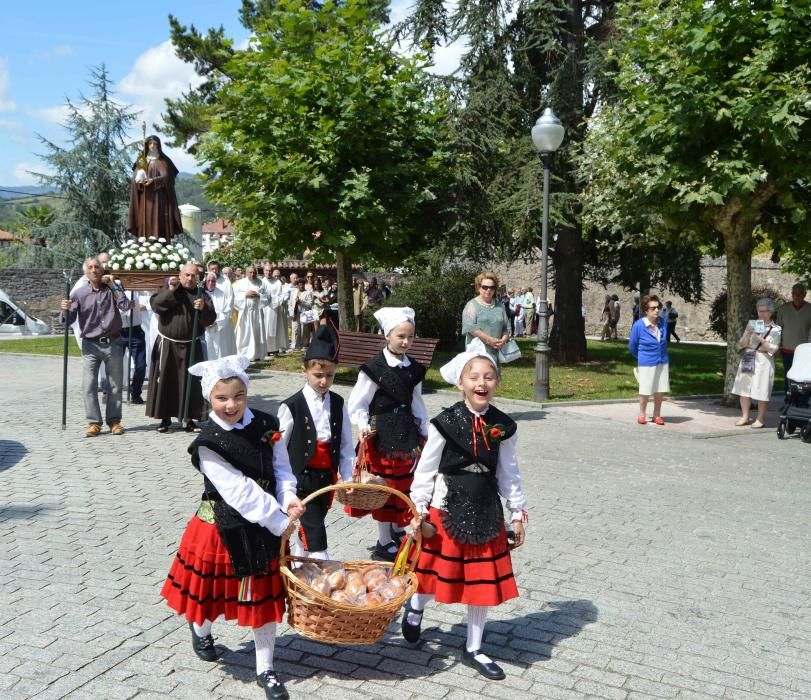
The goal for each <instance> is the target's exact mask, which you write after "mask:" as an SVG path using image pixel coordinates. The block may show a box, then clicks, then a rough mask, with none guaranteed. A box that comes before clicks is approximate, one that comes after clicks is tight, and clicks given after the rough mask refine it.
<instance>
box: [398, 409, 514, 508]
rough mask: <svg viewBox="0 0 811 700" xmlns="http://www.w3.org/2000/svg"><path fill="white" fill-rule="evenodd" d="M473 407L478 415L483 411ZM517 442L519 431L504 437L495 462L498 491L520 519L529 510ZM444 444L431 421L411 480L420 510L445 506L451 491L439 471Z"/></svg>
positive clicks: (412, 490) (412, 492)
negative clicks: (509, 436) (518, 457)
mask: <svg viewBox="0 0 811 700" xmlns="http://www.w3.org/2000/svg"><path fill="white" fill-rule="evenodd" d="M468 409H469V410H471V413H474V414H475V415H478V416H480V415H483V414H481V413H479V412H478V411H473V410H472V409H470V407H469V406H468ZM517 445H518V435H517V433H516V434H515V435H513V436H512V437H511V438H509V439H507V440H504V441H503V442H502V443H501V444H500V446H499V450H498V464H497V466H496V481H497V482H498V492H499V494H500V495H501V497H502V498H504V499H505V500H506V501H507V509H508V510H509V511H510V513H511V515H512V517H511V518H510V520H521V519H522V517H523V511H524V510H526V506H527V501H526V498H524V493H523V491H522V490H521V474H520V472H519V470H518V459H517V457H516V447H517ZM444 448H445V438H444V437H442V435H441V434H440V432H439V431H438V430H437V429H436V428H435V427H434V426H433V425H430V427H429V428H428V442H426V443H425V447H423V449H422V455H421V456H420V460H419V462H417V469H416V471H415V472H414V481H413V482H412V484H411V493H410V496H411V500H412V501H414V505H415V506H416V507H417V510H418V511H419V512H420V513H427V512H428V506H429V505H431V506H433V507H434V508H438V509H440V510H441V509H442V503H443V502H444V500H445V496H446V495H447V493H448V486H447V484H446V482H445V477H444V476H443V475H442V474H440V473H439V471H438V468H439V460H440V458H441V457H442V451H443V449H444Z"/></svg>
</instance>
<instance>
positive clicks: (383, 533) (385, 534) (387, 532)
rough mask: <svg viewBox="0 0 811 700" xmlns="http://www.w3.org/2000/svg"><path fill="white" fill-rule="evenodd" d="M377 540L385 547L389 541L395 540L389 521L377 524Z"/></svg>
mask: <svg viewBox="0 0 811 700" xmlns="http://www.w3.org/2000/svg"><path fill="white" fill-rule="evenodd" d="M377 541H378V542H379V543H380V546H381V547H385V546H386V545H387V544H388V543H389V542H392V541H393V540H392V539H391V529H390V528H389V523H378V524H377Z"/></svg>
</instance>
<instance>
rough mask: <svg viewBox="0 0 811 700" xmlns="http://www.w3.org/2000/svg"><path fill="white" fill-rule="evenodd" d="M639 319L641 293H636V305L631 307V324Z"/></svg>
mask: <svg viewBox="0 0 811 700" xmlns="http://www.w3.org/2000/svg"><path fill="white" fill-rule="evenodd" d="M638 320H639V295H638V294H634V305H633V307H632V308H631V325H633V324H634V323H636V322H637V321H638Z"/></svg>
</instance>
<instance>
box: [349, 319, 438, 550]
mask: <svg viewBox="0 0 811 700" xmlns="http://www.w3.org/2000/svg"><path fill="white" fill-rule="evenodd" d="M374 316H375V319H376V320H377V322H378V323H379V324H380V327H381V328H382V329H383V334H384V335H385V336H386V347H385V348H383V350H381V351H380V352H379V353H377V355H375V356H374V357H373V358H372V359H371V360H369V361H368V362H366V363H365V364H364V365H362V366H361V368H360V373H359V374H358V381H357V384H355V387H354V389H352V393H351V394H350V396H349V406H348V410H349V417H350V420H351V421H352V423H354V424H355V425H357V426H358V431H359V434H360V444H359V446H358V450H359V454H358V458H359V459H361V458H365V459H366V463H367V465H368V468H369V471H370V472H371V473H372V474H375V475H377V476H381V477H383V478H384V479H385V480H386V484H387V485H388V486H390V487H391V488H394V489H397V490H398V491H401V492H402V493H404V494H406V495H408V492H409V489H410V488H411V480H412V479H413V476H414V467H415V466H416V464H417V460H418V459H419V454H420V448H421V445H422V444H423V443H424V442H425V437H426V435H427V434H428V412H427V411H426V409H425V403H423V400H422V380H423V377H425V372H426V369H425V367H424V366H423V365H421V364H420V363H419V362H417V361H416V360H415V359H414V358H412V357H409V356H408V354H407V351H408V348H409V347H410V346H411V343H412V342H413V340H414V330H415V325H414V309H411V308H409V307H407V306H404V307H393V306H390V307H384V308H382V309H379V310H378V311H376V312H375V314H374ZM361 450H365V455H361V454H360V451H361ZM346 512H347V513H349V514H350V515H352V516H353V517H361V516H364V515H368V514H369V513H370V512H371V514H372V517H373V518H374V519H375V520H376V521H377V522H378V537H377V543H376V544H375V549H374V552H373V554H372V558H373V559H375V560H378V561H394V557H395V555H396V554H397V549H398V546H399V542H398V541H397V539H398V538H399V537H400V536H401V535H402V531H403V527H404V526H405V525H407V524H408V522H409V520H411V514H410V511H409V510H408V508H407V507H406V506H405V502H404V501H402V500H401V499H399V498H397V497H396V496H392V497H391V498H389V500H388V501H386V503H385V504H384V505H383V506H382V507H381V508H378V509H377V510H374V511H367V510H358V509H354V508H351V507H349V506H347V508H346Z"/></svg>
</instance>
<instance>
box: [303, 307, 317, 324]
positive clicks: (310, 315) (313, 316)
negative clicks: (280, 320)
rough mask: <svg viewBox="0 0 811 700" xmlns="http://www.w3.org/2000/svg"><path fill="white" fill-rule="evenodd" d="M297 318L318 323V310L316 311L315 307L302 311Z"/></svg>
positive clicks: (305, 321) (304, 321)
mask: <svg viewBox="0 0 811 700" xmlns="http://www.w3.org/2000/svg"><path fill="white" fill-rule="evenodd" d="M299 320H300V321H301V322H302V323H318V311H316V310H315V309H309V310H307V311H302V312H301V316H300V317H299Z"/></svg>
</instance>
